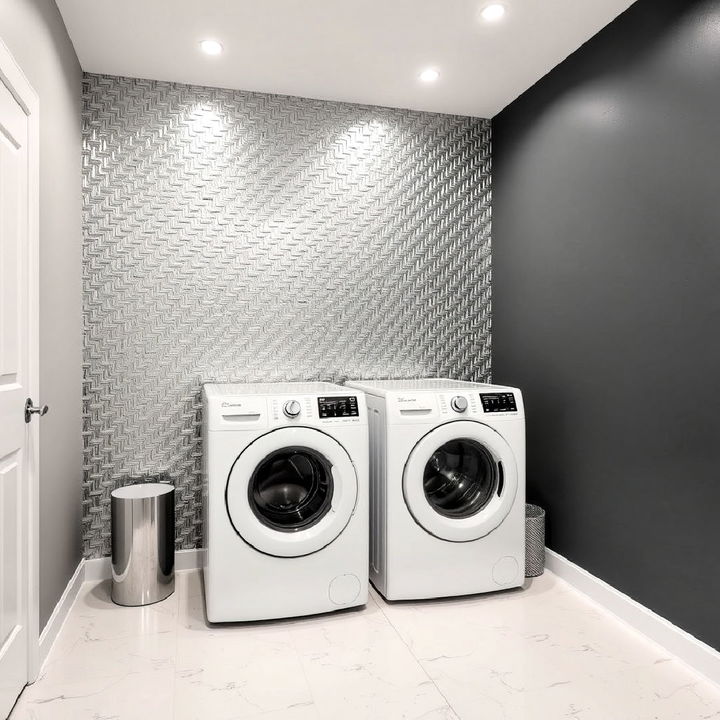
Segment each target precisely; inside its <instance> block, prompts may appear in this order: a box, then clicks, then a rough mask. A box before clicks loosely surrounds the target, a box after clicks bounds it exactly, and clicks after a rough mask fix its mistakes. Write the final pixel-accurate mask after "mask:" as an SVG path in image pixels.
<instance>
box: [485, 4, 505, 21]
mask: <svg viewBox="0 0 720 720" xmlns="http://www.w3.org/2000/svg"><path fill="white" fill-rule="evenodd" d="M504 14H505V6H504V5H501V4H500V3H493V4H492V5H487V6H486V7H484V8H483V9H482V11H481V13H480V15H481V16H482V19H483V20H487V21H488V22H497V21H498V20H500V18H501V17H502V16H503V15H504Z"/></svg>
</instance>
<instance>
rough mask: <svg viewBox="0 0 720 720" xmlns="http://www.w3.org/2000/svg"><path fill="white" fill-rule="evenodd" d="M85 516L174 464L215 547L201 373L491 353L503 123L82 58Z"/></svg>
mask: <svg viewBox="0 0 720 720" xmlns="http://www.w3.org/2000/svg"><path fill="white" fill-rule="evenodd" d="M83 90H84V92H83V95H84V107H83V139H84V166H83V167H84V169H83V187H84V233H85V242H84V311H85V357H84V366H85V381H84V436H85V471H84V500H83V501H84V513H83V518H84V528H83V537H84V544H85V555H86V557H98V556H102V555H107V554H108V553H109V533H110V492H111V491H112V489H113V488H115V487H116V486H118V485H120V484H122V483H124V482H126V481H127V479H128V478H144V477H148V476H152V475H159V474H165V475H167V476H169V477H170V478H171V479H172V480H173V482H174V483H175V486H176V488H177V492H176V495H177V515H176V520H177V533H176V542H177V547H178V548H192V547H196V546H197V545H199V544H201V542H202V528H201V513H200V492H199V474H200V456H201V452H202V448H201V445H200V422H201V418H200V402H199V399H200V385H201V383H202V382H206V381H210V380H216V381H241V382H242V381H251V380H252V381H275V380H293V379H326V380H334V381H338V380H342V379H343V378H347V377H353V378H358V377H373V378H386V377H412V376H427V375H435V374H441V375H450V376H454V377H458V378H463V379H470V380H483V379H487V378H488V377H489V370H490V123H489V121H486V120H479V119H476V118H465V117H455V116H448V115H435V114H429V113H420V112H413V111H403V110H392V109H387V108H379V107H367V106H361V105H350V104H345V103H334V102H324V101H317V100H307V99H301V98H294V97H285V96H277V95H264V94H258V93H249V92H239V91H233V90H218V89H209V88H201V87H192V86H187V85H179V84H173V83H166V82H155V81H148V80H137V79H130V78H120V77H111V76H104V75H85V78H84V88H83Z"/></svg>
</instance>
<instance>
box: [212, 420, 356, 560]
mask: <svg viewBox="0 0 720 720" xmlns="http://www.w3.org/2000/svg"><path fill="white" fill-rule="evenodd" d="M357 493H358V480H357V474H356V472H355V467H354V465H353V463H352V461H351V460H350V456H349V455H348V454H347V451H346V450H345V448H343V446H342V445H341V444H340V443H339V442H337V440H335V439H333V438H332V437H330V436H329V435H327V434H325V433H324V432H322V431H321V430H315V429H313V428H306V427H284V428H278V429H277V430H272V431H270V432H268V433H265V434H264V435H261V436H260V437H259V438H257V439H256V440H255V441H254V442H252V443H251V444H250V445H248V446H247V447H246V448H245V449H244V450H243V451H242V452H241V453H240V455H238V457H237V459H236V460H235V462H234V463H233V466H232V468H231V470H230V474H229V476H228V482H227V487H226V490H225V503H226V506H227V511H228V516H229V518H230V522H231V523H232V525H233V527H234V528H235V532H236V533H237V534H238V535H239V536H240V537H241V538H242V539H243V540H244V541H245V542H246V543H248V544H249V545H251V546H252V547H254V548H255V549H256V550H258V551H260V552H262V553H265V554H267V555H275V556H277V557H300V556H303V555H310V554H311V553H314V552H317V551H318V550H321V549H322V548H324V547H326V546H327V545H329V544H330V543H331V542H332V541H333V540H335V539H336V538H337V537H338V536H339V535H340V533H342V531H343V530H344V529H345V527H346V526H347V524H348V522H349V521H350V518H351V517H352V514H353V512H354V510H355V504H356V502H357Z"/></svg>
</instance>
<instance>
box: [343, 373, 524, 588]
mask: <svg viewBox="0 0 720 720" xmlns="http://www.w3.org/2000/svg"><path fill="white" fill-rule="evenodd" d="M347 386H349V387H353V388H356V389H358V390H362V391H364V392H365V393H366V401H367V406H368V416H369V428H370V497H371V500H370V525H371V535H370V579H371V580H372V582H373V584H374V585H375V586H376V587H377V589H378V590H379V591H380V592H381V593H382V595H384V596H385V597H386V598H387V599H388V600H408V599H421V598H434V597H446V596H453V595H465V594H471V593H482V592H489V591H493V590H501V589H506V588H512V587H518V586H520V585H522V583H523V582H524V574H525V573H524V567H525V419H524V411H523V402H522V394H521V392H520V391H519V390H518V389H517V388H511V387H504V386H498V385H485V384H478V383H469V382H461V381H456V380H448V379H442V378H440V379H438V378H435V379H425V380H385V381H371V380H368V381H348V383H347Z"/></svg>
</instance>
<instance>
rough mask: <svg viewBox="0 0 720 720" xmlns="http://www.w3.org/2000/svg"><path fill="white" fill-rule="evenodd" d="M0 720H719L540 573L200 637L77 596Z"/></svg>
mask: <svg viewBox="0 0 720 720" xmlns="http://www.w3.org/2000/svg"><path fill="white" fill-rule="evenodd" d="M11 718H12V720H46V719H48V720H50V719H52V720H70V719H72V720H85V719H86V718H87V719H88V720H89V719H91V718H92V720H110V719H112V720H135V719H136V718H138V719H139V718H143V720H144V719H145V718H149V719H152V720H170V719H172V720H196V719H197V720H200V719H202V720H338V719H341V720H364V719H366V718H372V719H373V720H402V719H403V718H415V719H418V720H419V719H421V718H422V719H424V720H558V719H562V718H574V719H575V720H707V719H709V718H715V719H716V720H720V688H718V687H716V686H715V685H713V684H711V683H710V682H709V681H707V680H705V679H703V678H701V677H700V676H698V675H696V674H695V673H693V672H692V671H691V670H690V669H688V668H687V667H685V666H684V665H682V664H681V663H680V662H678V661H676V660H674V659H672V658H670V657H668V655H667V653H664V652H663V651H662V650H660V649H659V648H658V647H657V646H655V645H653V644H652V643H650V642H648V641H646V640H645V639H644V638H642V636H640V635H637V634H636V633H634V632H633V631H632V630H630V629H629V628H627V627H626V626H624V625H623V624H621V623H619V622H618V621H616V620H615V619H614V618H612V617H611V616H609V615H607V614H606V613H604V612H603V611H602V610H600V609H599V608H597V607H596V606H595V605H593V604H592V603H591V602H589V601H588V600H587V599H586V598H584V596H582V595H580V594H578V593H577V592H575V591H574V590H573V589H572V588H571V587H570V586H568V585H567V584H565V583H564V582H562V581H560V580H558V579H557V578H555V577H554V576H553V575H551V574H549V573H546V574H545V575H544V576H542V577H541V578H537V579H536V580H534V581H533V582H532V583H529V585H528V587H527V588H525V589H523V590H518V591H511V592H505V593H498V594H494V595H487V596H478V597H466V598H455V599H448V600H441V601H433V602H412V603H392V604H389V603H386V602H385V601H384V600H382V598H380V596H379V595H377V593H375V592H374V591H373V592H372V594H371V599H370V601H369V603H368V605H367V607H365V608H362V609H358V610H352V611H346V612H340V613H335V614H329V615H320V616H315V617H307V618H292V619H289V620H284V621H277V622H268V623H250V624H247V623H246V624H233V625H209V624H208V623H207V622H206V620H205V609H204V601H203V587H202V579H201V575H200V573H199V572H197V571H188V572H180V573H177V575H176V592H175V594H174V595H173V596H171V597H170V598H168V599H167V600H165V601H163V602H162V603H158V604H156V605H151V606H147V607H145V608H121V607H118V606H116V605H113V604H112V602H111V601H110V596H109V583H95V584H90V583H88V584H86V585H85V586H84V587H83V588H82V590H81V592H80V595H79V596H78V599H77V601H76V603H75V605H74V607H73V609H72V611H71V613H70V616H69V617H68V619H67V621H66V623H65V625H64V627H63V629H62V631H61V633H60V636H59V637H58V640H57V642H56V644H55V647H54V648H53V650H52V652H51V654H50V657H49V658H48V661H47V663H46V665H45V667H44V668H43V670H42V673H41V677H40V679H39V680H38V682H36V683H35V684H34V685H32V686H30V687H28V688H27V689H26V691H25V692H24V693H23V695H22V696H21V699H20V700H19V702H18V705H17V706H16V708H15V710H14V711H13V714H12V716H11Z"/></svg>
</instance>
